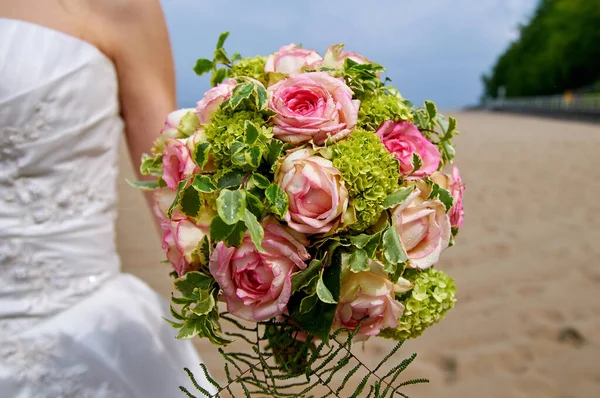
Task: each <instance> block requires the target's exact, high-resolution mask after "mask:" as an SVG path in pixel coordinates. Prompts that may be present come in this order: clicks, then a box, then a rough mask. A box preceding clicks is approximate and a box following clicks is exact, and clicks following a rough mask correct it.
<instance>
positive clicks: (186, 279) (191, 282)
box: [173, 271, 215, 320]
mask: <svg viewBox="0 0 600 398" xmlns="http://www.w3.org/2000/svg"><path fill="white" fill-rule="evenodd" d="M214 283H215V280H214V279H213V278H212V277H210V276H208V275H206V274H204V273H202V272H199V271H190V272H188V273H186V274H185V275H183V276H182V277H180V278H177V279H175V281H174V282H173V284H174V285H175V289H177V290H178V291H179V292H181V294H182V295H183V296H184V297H192V296H195V293H194V291H195V290H196V289H198V290H210V289H211V288H212V287H213V285H214ZM180 320H182V319H180Z"/></svg>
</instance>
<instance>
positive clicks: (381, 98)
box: [357, 90, 412, 131]
mask: <svg viewBox="0 0 600 398" xmlns="http://www.w3.org/2000/svg"><path fill="white" fill-rule="evenodd" d="M411 119H412V115H411V113H410V108H409V107H408V106H406V104H405V103H404V101H403V100H402V99H401V98H398V97H397V96H395V95H392V94H390V93H389V92H388V91H387V90H377V91H376V92H375V94H374V95H371V96H369V97H367V98H366V99H364V100H363V101H362V102H361V104H360V108H359V110H358V124H357V126H358V127H360V128H362V129H364V130H366V131H377V129H378V128H379V126H381V124H382V123H383V122H385V121H386V120H394V121H397V122H398V121H402V120H411Z"/></svg>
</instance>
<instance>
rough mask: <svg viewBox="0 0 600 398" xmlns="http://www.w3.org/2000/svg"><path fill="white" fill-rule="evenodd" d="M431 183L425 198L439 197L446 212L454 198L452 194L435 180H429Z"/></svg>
mask: <svg viewBox="0 0 600 398" xmlns="http://www.w3.org/2000/svg"><path fill="white" fill-rule="evenodd" d="M430 181H431V180H430ZM431 183H432V186H431V193H430V194H429V196H428V197H427V199H439V200H440V202H442V203H443V204H444V207H445V208H446V212H448V211H449V210H450V209H451V208H452V205H453V204H454V198H453V197H452V194H451V193H450V191H448V190H447V189H444V188H442V187H440V186H439V185H438V184H436V183H435V182H433V181H431Z"/></svg>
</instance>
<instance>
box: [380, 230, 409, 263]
mask: <svg viewBox="0 0 600 398" xmlns="http://www.w3.org/2000/svg"><path fill="white" fill-rule="evenodd" d="M383 256H384V257H385V259H386V260H387V261H389V262H390V263H392V264H398V263H403V262H405V261H406V260H408V257H407V256H406V252H405V251H404V248H403V247H402V244H401V243H400V236H398V232H396V229H395V228H394V227H393V226H392V227H390V228H388V229H387V230H386V231H385V232H384V233H383Z"/></svg>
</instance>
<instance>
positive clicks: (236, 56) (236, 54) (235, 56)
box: [231, 52, 242, 62]
mask: <svg viewBox="0 0 600 398" xmlns="http://www.w3.org/2000/svg"><path fill="white" fill-rule="evenodd" d="M240 59H242V56H241V54H240V53H239V52H234V53H233V55H232V56H231V62H236V61H239V60H240Z"/></svg>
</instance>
